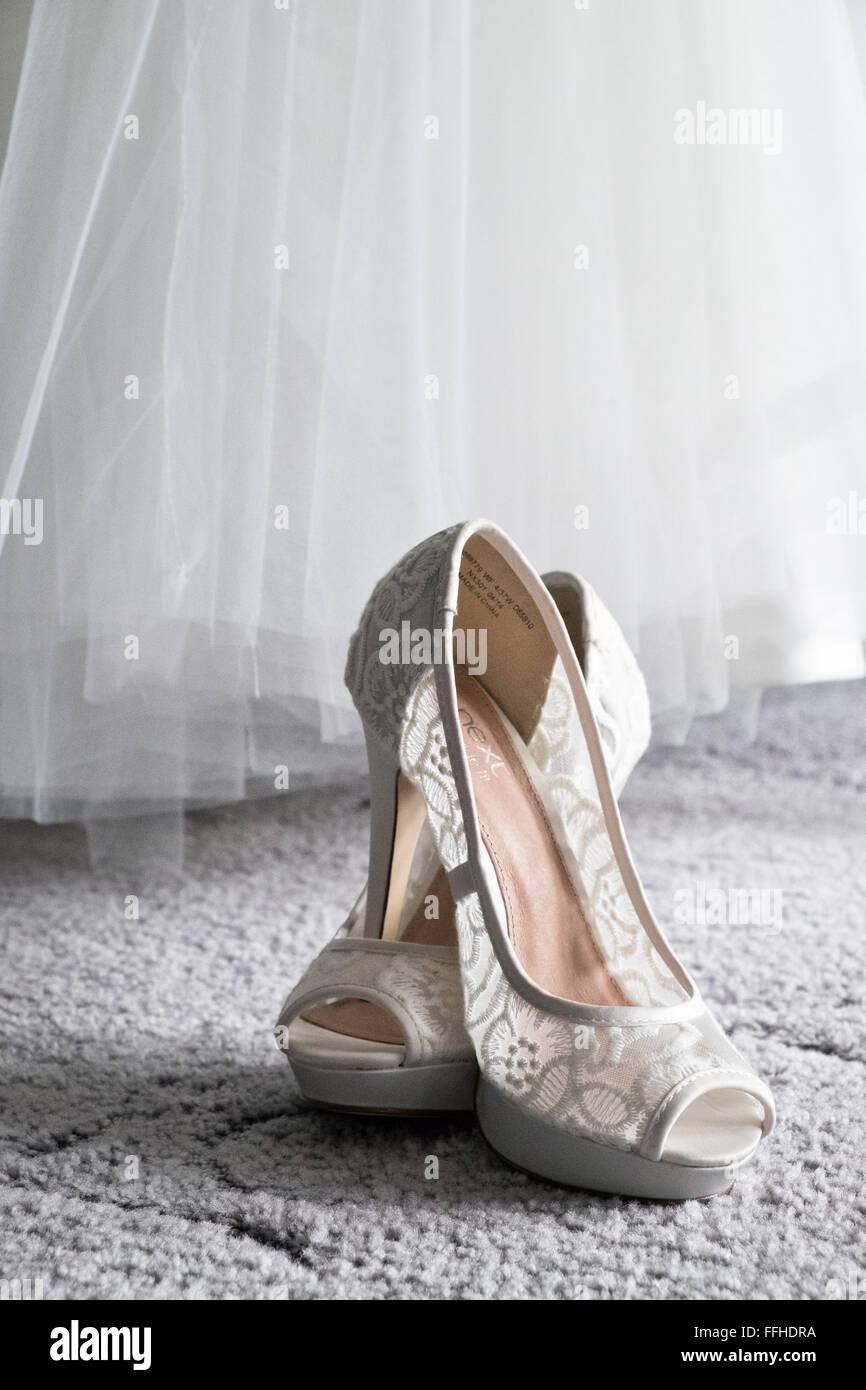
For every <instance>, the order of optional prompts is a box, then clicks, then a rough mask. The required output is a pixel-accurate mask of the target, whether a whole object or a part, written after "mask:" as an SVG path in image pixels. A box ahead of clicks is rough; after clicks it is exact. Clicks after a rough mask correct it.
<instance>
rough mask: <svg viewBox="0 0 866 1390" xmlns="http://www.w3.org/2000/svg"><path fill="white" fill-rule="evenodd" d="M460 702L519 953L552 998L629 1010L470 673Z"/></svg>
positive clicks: (516, 759) (492, 709) (516, 760)
mask: <svg viewBox="0 0 866 1390" xmlns="http://www.w3.org/2000/svg"><path fill="white" fill-rule="evenodd" d="M457 703H458V708H459V713H460V724H461V728H462V731H463V741H464V744H465V746H466V752H467V756H468V759H469V772H470V776H471V779H472V789H473V792H474V794H475V805H476V809H477V812H478V821H479V825H480V829H481V836H482V839H483V841H484V845H485V848H486V850H487V853H488V854H489V856H490V860H491V863H492V865H493V869H494V872H495V874H496V878H497V881H498V884H499V890H500V892H501V894H502V900H503V904H504V907H505V915H506V919H507V925H508V934H509V937H510V940H511V944H512V947H513V949H514V952H515V955H516V956H517V958H518V960H519V961H520V963H521V965H522V966H523V969H524V970H525V971H526V973H527V975H528V976H529V977H530V979H531V980H533V981H534V982H535V983H536V984H537V985H539V986H540V987H541V988H542V989H544V990H546V991H547V992H548V993H550V994H555V995H558V996H559V997H560V998H562V999H571V1000H573V1001H575V1002H577V1003H581V1004H619V1005H622V1004H627V1003H628V1002H629V1001H628V1000H627V999H626V997H625V996H624V994H623V993H622V990H621V989H620V987H619V985H618V984H617V983H616V981H615V980H614V979H613V978H612V977H611V974H610V971H609V970H608V968H607V965H606V964H605V961H604V958H603V956H602V953H601V950H600V948H599V946H598V943H597V941H596V939H595V937H594V936H593V934H592V931H591V929H590V926H589V924H588V922H587V920H586V917H585V916H584V913H583V909H582V907H581V903H580V899H579V898H578V895H577V892H576V890H575V887H574V884H573V883H572V881H571V878H570V877H569V874H568V870H567V869H566V866H565V861H564V860H563V857H562V853H561V851H560V849H559V845H558V844H557V841H556V837H555V835H554V832H553V828H552V826H551V824H550V820H549V817H548V815H547V812H546V810H545V808H544V805H543V803H542V801H541V798H540V797H539V795H538V792H537V791H536V789H535V787H534V786H533V783H532V779H531V778H530V776H529V774H528V772H527V770H526V767H525V766H524V763H523V760H522V759H521V757H520V754H519V753H518V751H517V749H516V747H515V745H514V742H513V737H512V735H511V734H510V733H509V731H508V729H507V728H506V726H505V724H504V722H503V720H502V718H501V717H500V715H499V713H498V711H497V708H496V706H495V705H494V703H493V701H492V700H491V699H490V697H489V695H487V693H486V692H485V691H484V690H483V689H482V688H481V686H480V684H479V682H478V681H477V680H476V679H475V678H474V677H472V676H468V675H465V674H460V675H458V678H457Z"/></svg>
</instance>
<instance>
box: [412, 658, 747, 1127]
mask: <svg viewBox="0 0 866 1390" xmlns="http://www.w3.org/2000/svg"><path fill="white" fill-rule="evenodd" d="M555 744H556V740H555V739H553V738H552V739H551V740H550V746H551V747H552V746H555ZM401 765H402V767H403V771H404V773H405V774H406V775H407V776H408V777H409V778H410V779H411V780H412V781H413V782H414V783H415V785H416V786H417V787H418V788H419V790H420V791H421V792H422V794H423V795H424V796H425V798H426V799H427V805H428V808H429V815H430V824H431V828H432V830H433V835H434V838H435V840H436V843H437V846H438V848H439V854H440V858H441V859H442V863H443V864H444V865H445V867H446V868H448V869H452V868H455V867H456V866H457V865H458V864H459V863H461V862H462V861H463V860H464V859H465V857H466V841H465V832H464V829H463V818H462V813H461V810H460V805H459V802H458V799H457V792H456V787H455V784H454V780H453V777H452V775H451V765H450V761H449V759H448V752H447V749H446V746H445V735H444V730H443V726H442V720H441V716H440V714H439V707H438V701H437V697H436V687H435V681H434V679H433V676H432V672H429V671H428V672H427V673H426V674H425V675H424V677H423V678H422V679H421V680H420V681H419V683H418V685H417V687H416V689H415V690H414V692H413V694H412V696H411V698H410V701H409V705H408V707H407V711H406V717H405V719H404V723H403V734H402V739H401ZM622 891H623V892H624V889H623V890H622ZM596 898H597V899H598V894H596ZM636 926H637V929H638V930H639V931H641V935H643V933H642V929H641V928H640V926H639V924H637V923H636ZM457 937H458V943H459V949H460V963H461V969H462V973H463V1004H464V1009H465V1015H466V1027H467V1029H468V1032H469V1036H470V1037H471V1038H472V1041H473V1044H474V1046H475V1051H476V1055H477V1057H478V1061H479V1065H480V1066H481V1068H482V1070H483V1071H484V1074H485V1075H486V1076H487V1077H488V1079H489V1080H490V1081H492V1082H493V1083H494V1084H495V1085H496V1086H498V1087H499V1088H500V1089H501V1090H502V1091H504V1092H505V1094H506V1095H508V1096H510V1097H511V1098H512V1099H514V1100H519V1101H520V1103H521V1104H522V1105H523V1106H525V1107H526V1108H527V1109H529V1110H531V1111H532V1112H533V1113H535V1114H537V1115H539V1116H541V1117H543V1118H544V1119H546V1120H547V1121H549V1122H550V1123H552V1124H555V1125H557V1126H559V1127H560V1128H564V1129H567V1130H569V1131H571V1132H573V1133H576V1134H581V1135H584V1136H585V1137H587V1138H592V1139H596V1140H598V1141H599V1142H602V1143H605V1144H610V1145H613V1146H615V1147H621V1148H632V1147H635V1146H637V1145H638V1144H639V1143H640V1140H641V1138H642V1134H643V1129H644V1127H645V1125H646V1123H647V1122H648V1120H649V1118H650V1117H651V1116H652V1114H653V1113H654V1111H655V1109H656V1107H657V1106H658V1105H659V1104H660V1103H661V1101H662V1100H664V1098H665V1096H666V1095H667V1093H668V1092H669V1091H670V1089H671V1088H672V1087H673V1086H675V1085H676V1084H677V1083H678V1082H680V1081H683V1080H685V1079H686V1077H688V1076H691V1075H694V1074H696V1073H697V1072H703V1071H706V1070H711V1069H715V1068H716V1067H720V1066H724V1065H725V1061H724V1059H723V1058H722V1057H720V1056H719V1055H718V1054H717V1053H716V1052H715V1051H714V1049H713V1048H712V1047H711V1046H710V1044H709V1043H708V1041H707V1039H706V1038H705V1036H704V1033H703V1030H702V1028H701V1027H700V1025H699V1024H694V1023H673V1024H672V1023H668V1024H663V1025H653V1024H642V1025H634V1026H632V1027H614V1028H611V1027H588V1026H586V1025H582V1024H575V1023H574V1022H573V1021H571V1020H570V1019H566V1018H562V1017H560V1016H559V1015H555V1014H551V1013H547V1012H546V1011H544V1010H541V1009H537V1008H536V1007H535V1006H534V1005H532V1004H530V1003H528V1002H527V1001H526V1000H525V999H523V998H521V996H520V995H519V994H518V993H517V991H516V990H515V989H514V988H513V987H512V986H511V984H510V983H509V982H508V980H507V979H506V977H505V975H504V973H503V971H502V968H501V966H500V964H499V961H498V959H497V957H496V953H495V951H494V949H493V946H492V943H491V940H490V936H489V934H488V932H487V930H486V927H485V925H484V919H483V914H482V911H481V904H480V902H479V899H478V896H477V894H475V893H472V894H470V895H469V896H468V897H466V898H463V899H462V900H461V901H460V902H459V903H458V904H457ZM608 960H609V962H610V965H611V968H612V969H618V970H621V969H622V967H621V965H620V962H619V960H618V959H617V957H616V956H613V957H610V956H608ZM622 977H623V978H624V977H625V972H623V975H622ZM639 978H640V979H641V980H642V979H643V976H642V974H641V975H639ZM677 989H678V990H679V986H677Z"/></svg>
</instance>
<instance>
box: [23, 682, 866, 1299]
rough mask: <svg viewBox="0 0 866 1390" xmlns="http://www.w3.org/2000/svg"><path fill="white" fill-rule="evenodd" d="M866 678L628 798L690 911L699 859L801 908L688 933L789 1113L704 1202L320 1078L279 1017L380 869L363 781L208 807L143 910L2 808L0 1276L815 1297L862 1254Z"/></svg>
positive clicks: (775, 707) (286, 1293)
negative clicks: (369, 875) (587, 1190)
mask: <svg viewBox="0 0 866 1390" xmlns="http://www.w3.org/2000/svg"><path fill="white" fill-rule="evenodd" d="M863 702H864V687H863V685H862V684H859V683H858V684H852V685H847V686H826V687H815V688H812V689H801V690H798V691H777V692H771V693H770V694H769V695H767V696H766V698H765V701H764V709H763V714H762V718H761V724H760V733H759V737H758V739H757V741H756V742H755V743H754V744H753V745H752V746H750V747H743V746H737V744H736V742H735V741H732V740H731V739H730V736H729V735H728V733H726V732H725V731H724V730H722V729H720V728H718V727H713V726H712V725H709V726H705V727H704V728H703V729H702V730H701V732H700V734H699V736H698V738H697V740H696V741H695V742H694V743H693V745H692V746H690V747H688V748H686V749H682V750H659V751H656V752H653V754H652V755H651V756H649V757H648V758H647V759H645V760H644V762H643V763H642V764H641V766H640V767H639V768H638V770H637V772H636V773H635V775H634V778H633V780H632V782H631V784H630V786H629V789H628V791H627V792H626V797H625V802H624V815H625V819H626V824H627V828H628V830H629V832H630V835H631V838H632V844H633V848H634V851H635V855H636V858H637V862H638V865H639V866H640V867H641V868H642V871H643V872H644V874H645V878H646V881H647V885H648V889H649V891H650V895H651V898H652V901H653V903H654V904H655V906H656V909H657V912H658V913H659V915H660V916H661V917H662V918H663V919H664V920H665V921H666V922H670V920H671V914H672V908H673V902H674V894H675V893H676V892H677V891H678V890H682V889H688V888H689V887H690V886H692V885H694V884H695V882H696V881H698V880H704V881H705V882H707V883H708V884H711V885H713V886H719V887H723V888H726V889H727V888H754V887H759V888H768V889H778V890H779V891H781V892H782V893H783V895H784V896H783V908H784V917H783V924H782V930H781V932H778V933H774V932H772V931H768V930H767V929H766V928H765V927H761V926H746V925H743V926H733V925H729V926H718V925H717V926H689V925H686V924H678V923H674V924H673V925H672V927H671V934H672V936H673V938H674V941H675V943H676V944H677V945H678V946H679V947H681V948H682V951H683V953H684V955H685V958H686V960H687V961H688V963H689V964H690V966H691V967H692V969H693V971H694V973H695V975H696V976H697V978H698V980H699V983H700V984H701V986H702V988H703V990H704V993H705V994H706V995H707V996H708V997H709V999H710V1000H711V1001H712V1003H713V1004H714V1005H715V1006H716V1008H717V1010H718V1013H719V1015H720V1017H721V1019H722V1021H723V1022H724V1023H725V1025H726V1026H727V1027H728V1028H729V1029H730V1030H731V1031H732V1035H733V1038H734V1041H735V1042H736V1043H737V1045H738V1046H739V1047H740V1048H741V1049H742V1050H743V1051H745V1052H746V1053H747V1055H748V1056H749V1057H750V1058H751V1059H753V1060H754V1062H755V1063H756V1064H757V1066H758V1068H759V1069H760V1071H761V1072H762V1074H763V1075H764V1076H766V1077H767V1078H768V1080H769V1081H770V1084H771V1085H772V1086H773V1087H774V1089H775V1092H776V1097H777V1102H778V1106H779V1112H780V1123H779V1127H778V1129H777V1131H776V1133H775V1135H774V1136H773V1137H772V1138H771V1140H770V1141H769V1142H768V1143H767V1144H766V1145H765V1146H764V1148H763V1151H762V1153H761V1155H760V1158H759V1161H758V1162H757V1164H756V1165H754V1166H753V1168H752V1170H751V1172H750V1173H749V1175H748V1176H747V1177H745V1178H743V1179H741V1180H740V1182H739V1183H738V1185H737V1187H736V1189H735V1190H734V1192H733V1194H732V1195H731V1196H728V1197H723V1198H717V1199H716V1200H714V1201H712V1202H710V1203H707V1204H701V1203H694V1202H692V1203H687V1204H685V1205H681V1206H661V1205H651V1204H645V1203H639V1202H625V1201H621V1200H619V1199H612V1198H597V1197H592V1196H590V1195H586V1194H583V1193H574V1192H567V1191H564V1190H562V1189H559V1188H555V1187H552V1186H548V1185H545V1184H543V1183H540V1182H536V1181H533V1180H532V1179H531V1178H529V1177H526V1176H524V1175H522V1174H520V1173H517V1172H514V1171H512V1170H511V1169H510V1168H508V1167H506V1166H505V1165H504V1164H503V1163H501V1162H500V1161H499V1159H498V1158H497V1157H496V1156H495V1155H494V1154H493V1153H492V1152H490V1151H489V1150H488V1149H487V1147H486V1146H485V1144H484V1142H483V1140H482V1139H481V1137H480V1135H479V1134H478V1132H477V1130H476V1129H474V1127H473V1126H472V1124H471V1123H468V1122H467V1123H465V1124H460V1123H451V1122H447V1123H445V1122H434V1121H423V1122H421V1121H418V1122H409V1121H403V1120H372V1121H370V1120H366V1121H365V1120H363V1119H355V1118H341V1117H334V1116H331V1115H327V1114H321V1113H316V1112H312V1111H310V1110H307V1109H306V1108H305V1107H304V1106H303V1105H302V1104H301V1103H300V1101H299V1098H298V1095H297V1092H296V1091H295V1089H294V1086H293V1083H292V1081H291V1078H290V1072H289V1069H288V1067H287V1066H286V1064H285V1061H284V1060H283V1059H282V1057H281V1056H280V1055H279V1054H278V1053H277V1052H276V1050H275V1048H274V1044H273V1042H272V1040H271V1036H270V1028H271V1026H272V1024H273V1021H274V1018H275V1015H276V1013H277V1010H278V1007H279V1005H280V1003H281V1001H282V997H283V994H284V991H285V990H286V988H287V986H288V985H289V983H290V982H293V981H294V979H295V977H296V976H297V974H298V972H299V971H300V969H301V967H302V965H303V964H305V963H306V961H307V960H308V959H309V958H310V957H311V956H312V954H313V953H314V951H315V950H316V949H317V947H318V946H319V945H320V944H321V943H322V942H324V940H325V939H326V938H327V937H328V936H329V935H330V933H331V932H332V930H333V929H334V928H335V927H336V925H337V923H338V920H339V919H340V915H341V912H342V910H343V909H345V908H346V907H347V906H348V905H349V903H350V901H351V899H352V898H353V896H354V893H355V891H356V888H357V886H358V885H359V883H360V880H361V878H362V874H363V865H364V856H365V839H366V811H365V808H364V804H363V789H362V788H341V789H339V790H336V791H322V790H318V791H311V792H304V793H297V794H294V795H291V794H290V795H287V797H286V798H285V799H283V800H281V801H276V802H261V803H258V804H255V805H252V806H247V807H243V808H241V807H237V808H233V809H230V810H225V811H219V812H213V813H203V814H199V815H197V816H195V817H192V818H191V819H190V825H189V841H188V857H187V864H186V868H185V871H184V873H183V874H182V875H179V874H175V875H172V876H168V877H164V878H163V880H162V881H161V882H154V883H152V884H151V886H150V887H149V888H147V889H146V890H145V891H144V894H143V896H142V899H141V917H140V920H139V921H137V922H136V921H130V920H127V919H125V917H124V896H125V894H126V893H128V892H130V891H132V889H131V888H130V886H129V884H124V883H123V882H122V881H119V880H118V879H116V878H110V877H106V876H99V877H94V876H93V875H92V874H91V873H90V871H89V868H88V858H87V853H86V847H85V842H84V838H83V835H82V833H81V832H80V831H79V830H77V829H74V828H68V827H62V828H47V829H40V828H37V827H35V826H32V825H30V824H24V823H21V824H16V825H12V826H6V827H4V828H3V835H2V865H0V867H2V880H0V883H2V916H0V922H2V936H0V960H2V982H0V1010H2V1013H0V1025H2V1034H3V1057H2V1087H0V1089H2V1097H0V1099H2V1155H0V1181H2V1196H0V1201H2V1215H0V1224H2V1247H0V1252H2V1253H0V1279H3V1278H5V1279H9V1278H16V1277H17V1278H27V1277H30V1278H31V1279H41V1280H42V1281H43V1289H44V1296H45V1298H62V1297H85V1298H106V1297H112V1298H132V1297H145V1298H204V1299H225V1298H260V1299H274V1298H290V1299H295V1298H335V1297H347V1298H363V1297H373V1298H476V1299H477V1298H504V1297H517V1298H563V1299H574V1298H581V1297H589V1298H596V1297H598V1298H629V1299H659V1298H674V1299H727V1298H734V1297H737V1296H740V1295H743V1296H746V1297H751V1298H759V1299H777V1298H785V1297H794V1298H802V1299H814V1298H824V1297H826V1296H827V1290H828V1282H829V1281H831V1280H835V1279H840V1278H841V1279H846V1278H848V1276H849V1274H850V1273H851V1271H857V1270H858V1269H859V1271H860V1272H861V1278H864V1277H866V1257H864V1251H863V1248H862V1246H861V1247H860V1248H859V1249H858V1247H857V1244H856V1242H857V1239H858V1232H860V1231H862V1229H863V1225H862V1214H863V1205H864V1200H863V1192H864V1182H863V1173H864V1155H863V1131H862V1116H863V1096H864V1086H863V1082H864V1037H863V1019H864V1016H863V999H862V994H863V980H864V969H863V967H864V959H863V958H864V952H866V945H864V943H866V931H864V915H866V913H864V909H866V853H864V849H866V785H864V784H866V722H864V719H863ZM428 1155H435V1156H436V1157H437V1158H438V1160H439V1178H438V1181H428V1180H426V1179H425V1158H426V1157H427V1156H428ZM831 1287H832V1286H831Z"/></svg>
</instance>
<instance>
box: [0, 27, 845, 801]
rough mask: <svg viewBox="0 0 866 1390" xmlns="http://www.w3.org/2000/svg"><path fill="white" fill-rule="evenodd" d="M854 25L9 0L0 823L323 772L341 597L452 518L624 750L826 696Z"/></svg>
mask: <svg viewBox="0 0 866 1390" xmlns="http://www.w3.org/2000/svg"><path fill="white" fill-rule="evenodd" d="M855 19H856V23H852V12H851V10H849V8H848V7H846V6H845V5H844V4H843V3H832V2H831V0H825V3H823V4H821V5H814V6H808V5H803V6H798V7H796V9H794V10H792V8H791V6H790V5H789V4H787V3H783V0H778V3H776V2H775V0H766V2H765V3H763V4H761V5H755V4H754V3H753V0H752V2H751V3H750V0H726V3H725V4H724V5H720V4H718V3H716V2H715V0H641V3H640V4H636V3H626V2H625V0H621V2H620V3H615V2H614V0H607V3H605V4H600V3H594V0H593V3H590V4H583V3H577V4H572V3H570V0H532V3H529V2H528V0H497V3H495V4H494V3H491V0H429V3H423V0H401V3H399V4H398V3H388V0H358V2H357V3H347V0H297V3H291V4H289V3H286V4H283V3H281V0H276V3H274V2H273V0H258V2H257V3H253V0H246V2H245V3H236V4H231V5H215V4H211V3H207V0H111V3H89V4H86V5H84V4H75V3H70V2H69V0H36V4H35V8H34V13H33V19H32V23H31V28H30V33H29V38H28V45H27V50H26V55H25V60H24V66H23V70H22V74H21V81H20V88H19V92H18V98H17V104H16V108H15V115H14V120H13V125H12V130H11V134H10V140H9V146H8V152H7V158H6V163H5V167H4V170H3V175H2V182H0V248H2V257H0V323H2V331H3V347H2V363H0V497H2V499H3V501H4V503H5V506H4V507H3V509H2V511H0V521H2V522H3V525H2V531H3V532H4V534H2V535H0V811H2V812H3V813H4V814H6V815H26V816H33V817H35V818H36V819H39V820H56V819H61V818H67V817H77V816H83V817H87V818H91V817H102V816H107V815H114V814H119V813H124V812H131V811H149V810H162V809H166V808H171V807H178V806H181V805H191V804H201V803H207V802H215V801H224V800H227V799H232V798H236V797H240V796H243V795H245V794H248V793H250V792H251V791H256V790H269V789H273V788H275V787H281V786H283V785H285V783H286V780H287V781H288V784H289V786H292V785H300V784H302V783H303V782H305V781H308V780H310V779H312V778H314V777H319V778H321V777H335V776H338V775H342V774H344V773H346V772H350V771H353V770H355V769H360V768H361V767H362V766H363V759H362V752H361V743H360V731H359V728H358V725H357V723H356V718H355V715H354V713H353V712H352V710H351V707H350V703H349V700H348V696H347V694H346V693H345V691H344V689H343V684H342V673H343V665H344V660H345V651H346V642H347V639H348V636H349V633H350V632H351V630H352V628H353V627H354V625H355V623H356V621H357V617H358V613H359V611H360V608H361V605H362V602H363V599H364V596H365V595H366V594H367V593H368V592H369V590H370V588H371V585H372V583H373V580H374V579H375V577H376V576H377V575H378V574H380V573H381V572H382V571H383V570H384V569H385V568H386V567H387V565H388V563H389V561H390V559H391V557H392V556H393V555H394V554H395V553H401V552H402V551H404V550H406V549H408V548H409V546H410V545H411V544H412V543H413V542H414V541H416V540H418V539H419V538H420V537H422V536H424V535H428V534H430V533H431V532H433V531H436V530H437V529H438V528H440V527H442V526H444V525H447V524H450V523H452V522H454V521H456V520H459V519H460V518H462V517H464V516H469V515H488V516H490V517H492V518H493V519H494V520H495V521H496V522H498V523H499V524H500V525H501V526H503V527H505V528H507V529H508V530H509V531H511V532H513V534H514V535H515V536H516V537H517V539H518V541H519V543H520V544H521V545H522V546H523V547H524V548H525V549H527V550H529V551H530V552H531V553H532V554H533V555H534V556H535V557H536V558H537V560H538V561H539V563H540V564H542V565H543V566H547V567H551V568H557V569H571V570H577V571H579V572H580V573H583V574H585V575H586V576H587V577H588V578H589V579H590V581H591V582H592V584H593V585H594V586H595V588H596V589H597V590H598V591H599V593H600V594H601V596H602V597H603V599H604V601H605V602H606V603H607V604H608V606H609V607H610V608H611V609H612V610H613V612H614V613H615V615H616V617H617V618H618V620H619V621H620V623H621V625H622V627H623V629H624V630H625V632H626V635H627V636H628V638H629V640H630V641H631V643H632V645H633V646H634V648H635V649H636V650H637V652H638V656H639V660H640V663H641V666H642V668H643V670H644V672H645V674H646V677H647V681H648V685H649V689H650V694H651V698H652V704H653V712H654V717H655V721H656V727H657V732H658V735H659V736H661V737H667V738H674V739H677V738H682V737H683V736H684V735H685V733H686V731H687V728H688V725H689V722H690V720H691V719H692V718H693V717H694V716H695V715H696V714H701V713H705V712H709V711H717V710H720V709H722V708H723V707H724V706H725V705H726V703H727V702H728V701H729V699H730V697H731V694H732V692H735V691H736V690H738V689H746V688H748V687H754V686H760V685H764V684H768V683H772V682H779V681H808V680H820V679H825V678H834V677H844V676H854V675H862V674H863V671H864V666H863V648H862V640H861V639H862V637H863V633H864V629H866V598H864V594H866V536H864V535H863V534H861V533H860V532H861V531H866V500H864V499H866V465H864V459H866V391H864V383H866V256H864V247H866V102H864V79H863V70H862V67H861V61H862V57H863V28H864V26H863V24H862V14H860V13H859V12H858V13H857V14H856V15H855ZM743 113H745V115H743ZM861 502H862V506H861ZM13 503H15V504H16V505H12V504H13ZM37 504H39V506H37Z"/></svg>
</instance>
